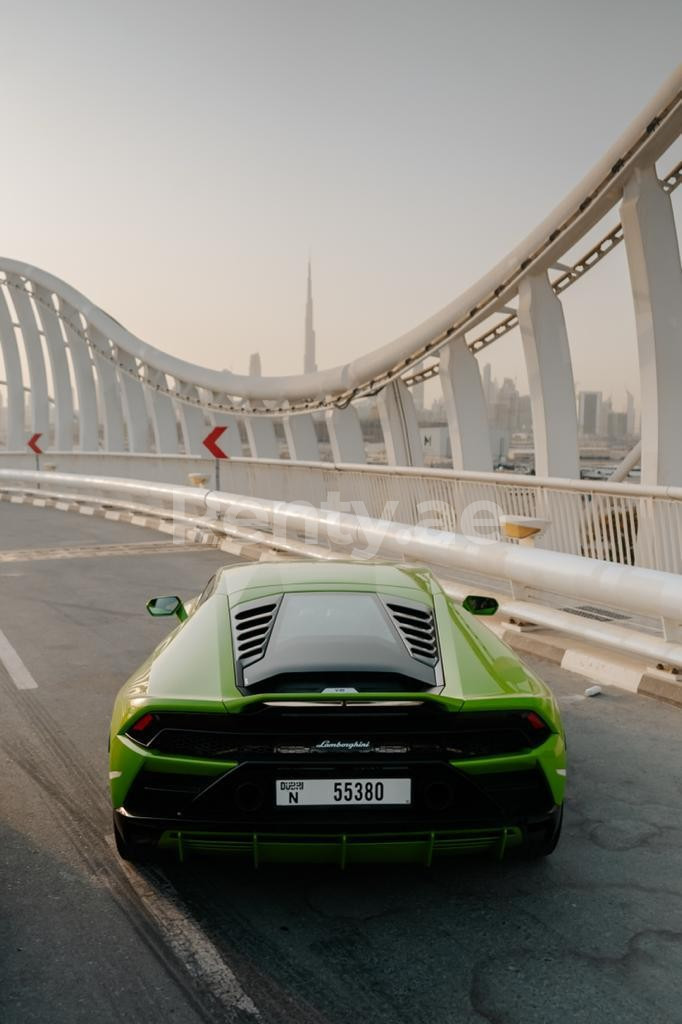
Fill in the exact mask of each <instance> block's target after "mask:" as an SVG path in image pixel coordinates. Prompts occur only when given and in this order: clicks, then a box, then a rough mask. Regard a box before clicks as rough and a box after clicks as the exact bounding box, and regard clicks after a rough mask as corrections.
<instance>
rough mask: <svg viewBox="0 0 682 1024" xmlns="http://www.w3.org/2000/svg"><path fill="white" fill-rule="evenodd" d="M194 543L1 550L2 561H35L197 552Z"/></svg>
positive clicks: (0, 557)
mask: <svg viewBox="0 0 682 1024" xmlns="http://www.w3.org/2000/svg"><path fill="white" fill-rule="evenodd" d="M196 550H197V548H196V546H195V545H193V544H178V543H175V544H173V543H170V544H169V543H168V542H167V541H164V540H161V541H153V540H152V541H142V542H141V543H137V544H92V545H83V546H79V547H62V548H14V549H9V550H4V551H0V563H2V562H35V561H41V560H45V559H58V558H109V557H111V556H114V555H167V554H177V553H180V552H189V551H192V552H196Z"/></svg>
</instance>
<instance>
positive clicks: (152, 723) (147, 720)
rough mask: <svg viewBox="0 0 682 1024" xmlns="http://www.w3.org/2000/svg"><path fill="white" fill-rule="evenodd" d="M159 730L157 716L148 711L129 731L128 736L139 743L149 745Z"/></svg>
mask: <svg viewBox="0 0 682 1024" xmlns="http://www.w3.org/2000/svg"><path fill="white" fill-rule="evenodd" d="M156 729H157V723H156V715H152V714H151V712H149V711H147V712H146V714H144V715H142V716H141V718H138V720H137V721H136V722H134V723H133V725H131V726H130V728H129V729H128V735H129V736H130V737H131V738H132V739H134V740H137V742H138V743H148V742H149V740H150V739H151V738H152V736H153V735H154V734H155V732H156Z"/></svg>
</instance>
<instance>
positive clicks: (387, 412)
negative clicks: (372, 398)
mask: <svg viewBox="0 0 682 1024" xmlns="http://www.w3.org/2000/svg"><path fill="white" fill-rule="evenodd" d="M377 408H378V409H379V419H380V420H381V429H382V431H383V435H384V444H385V446H386V461H387V462H388V464H389V466H423V465H424V453H423V452H422V442H421V437H420V436H419V424H418V423H417V412H416V410H415V407H414V402H413V401H412V395H411V394H410V389H409V388H408V387H407V385H406V384H405V383H404V381H402V380H400V379H398V378H396V379H395V380H392V381H391V383H390V384H387V385H386V387H385V388H384V389H383V391H381V392H380V393H379V397H378V399H377Z"/></svg>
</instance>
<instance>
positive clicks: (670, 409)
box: [620, 167, 682, 486]
mask: <svg viewBox="0 0 682 1024" xmlns="http://www.w3.org/2000/svg"><path fill="white" fill-rule="evenodd" d="M620 216H621V221H622V224H623V234H624V237H625V249H626V252H627V257H628V267H629V270H630V282H631V285H632V296H633V300H634V306H635V321H636V324H637V347H638V352H639V373H640V381H641V403H642V427H641V430H642V483H643V484H645V485H655V484H664V485H676V486H679V485H680V484H682V443H680V384H682V269H681V268H680V248H679V243H678V239H677V232H676V230H675V220H674V217H673V208H672V202H671V199H670V196H669V195H668V194H667V193H666V192H664V191H663V189H662V187H661V184H660V182H659V180H658V178H657V177H656V172H655V169H654V168H653V167H647V168H644V169H639V168H638V169H636V170H635V172H634V174H633V176H632V178H630V180H629V182H628V183H627V185H626V186H625V190H624V192H623V202H622V204H621V208H620Z"/></svg>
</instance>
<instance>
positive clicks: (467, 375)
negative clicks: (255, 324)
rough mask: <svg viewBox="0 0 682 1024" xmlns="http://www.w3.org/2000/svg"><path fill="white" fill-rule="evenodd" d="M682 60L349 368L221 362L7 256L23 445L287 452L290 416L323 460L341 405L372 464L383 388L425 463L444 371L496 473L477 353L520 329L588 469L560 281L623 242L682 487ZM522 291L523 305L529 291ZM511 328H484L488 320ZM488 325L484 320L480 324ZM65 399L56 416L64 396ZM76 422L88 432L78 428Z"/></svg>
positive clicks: (651, 447)
mask: <svg viewBox="0 0 682 1024" xmlns="http://www.w3.org/2000/svg"><path fill="white" fill-rule="evenodd" d="M681 127H682V69H678V70H677V71H676V72H675V73H674V74H673V75H671V76H670V77H669V78H668V80H667V81H666V82H665V83H664V85H663V86H662V88H661V89H660V90H659V92H658V93H657V94H656V96H655V97H654V98H653V99H652V100H651V102H650V103H649V104H648V105H647V106H646V108H645V109H644V110H643V111H642V113H641V114H640V115H639V116H638V117H637V118H636V119H635V120H634V121H633V122H632V124H631V125H630V127H629V128H628V129H627V131H625V132H624V133H623V135H621V137H620V138H619V139H618V140H617V141H616V142H615V143H614V145H613V146H611V148H610V149H609V150H608V151H607V152H606V153H605V155H604V156H603V158H602V159H601V160H600V161H599V162H598V163H597V164H596V166H595V167H594V168H593V169H592V170H591V171H590V173H589V174H587V175H586V176H585V178H583V180H582V181H581V182H580V183H579V184H578V185H577V186H576V187H575V188H574V189H573V190H572V191H571V193H570V194H569V195H568V196H567V197H566V198H565V200H564V201H563V202H562V203H561V204H559V206H558V207H556V209H554V210H553V211H552V213H551V214H550V215H549V216H548V217H547V218H546V219H545V220H544V221H543V222H542V223H541V224H540V225H539V226H538V227H537V228H536V229H535V230H534V231H533V232H532V233H531V234H530V235H528V237H527V238H526V239H525V240H524V241H523V242H521V244H520V245H518V246H517V247H516V248H515V249H514V250H513V251H512V252H510V253H509V254H508V256H507V257H506V258H505V259H504V260H502V261H501V262H500V263H498V264H497V265H496V266H495V267H494V268H493V269H492V270H491V271H490V272H489V273H488V274H486V275H485V276H484V277H483V278H482V279H481V280H480V281H478V282H477V283H476V284H475V285H474V286H472V287H471V288H469V289H468V290H467V291H466V292H464V293H463V294H461V295H460V296H458V297H457V298H456V299H455V300H454V301H453V302H451V303H449V304H448V305H447V306H446V307H445V308H444V309H442V310H440V311H439V312H438V313H436V314H435V315H434V316H432V317H430V318H429V319H428V320H427V321H425V322H424V323H422V324H420V325H419V326H417V327H415V328H414V329H412V330H411V331H409V332H408V333H407V334H404V335H402V336H401V337H399V338H397V339H395V340H394V341H392V342H390V343H389V344H386V345H383V346H381V347H379V348H376V349H374V350H373V351H371V352H368V353H367V354H365V355H364V356H361V357H360V358H358V359H355V360H353V361H351V362H349V363H346V364H345V365H343V366H337V367H334V368H332V369H329V370H322V371H318V372H315V373H309V374H302V375H298V376H289V377H259V376H247V375H243V376H242V375H238V374H233V373H229V372H226V371H217V370H211V369H208V368H206V367H201V366H197V365H194V364H192V363H190V362H187V361H185V360H181V359H177V358H175V357H172V356H170V355H168V354H166V353H164V352H163V351H161V350H159V349H157V348H154V347H153V346H151V345H149V344H147V343H146V342H144V341H142V340H141V339H139V338H137V337H135V335H133V334H131V333H130V332H129V331H127V330H126V329H125V328H124V327H123V326H122V325H121V324H119V323H118V322H117V321H116V320H114V319H113V318H112V317H111V316H109V315H108V314H107V313H105V312H104V311H103V310H101V309H99V308H98V307H97V306H95V305H93V304H92V303H91V302H89V301H88V299H87V298H86V297H85V296H84V295H82V294H81V293H80V292H78V291H77V290H75V289H74V288H72V287H71V286H70V285H68V284H66V283H65V282H63V281H61V280H59V279H58V278H56V277H54V276H53V275H51V274H49V273H47V272H46V271H44V270H40V269H39V268H37V267H34V266H30V265H29V264H26V263H21V262H18V261H16V260H12V259H0V347H1V351H2V357H3V363H4V374H5V384H4V388H5V394H6V401H7V409H6V415H5V417H4V420H5V429H4V436H1V435H0V444H4V447H5V450H6V451H7V452H13V451H23V450H25V444H26V426H27V425H26V395H27V394H28V410H29V419H30V423H29V427H30V429H31V430H32V431H34V432H41V433H43V434H45V435H46V436H50V434H51V433H52V436H51V438H50V440H51V443H52V445H53V447H54V449H55V450H57V451H61V452H68V451H72V450H73V449H74V447H75V448H76V449H77V450H79V451H82V452H96V451H103V452H112V453H114V452H126V451H128V452H131V453H143V452H155V453H158V454H177V453H183V452H184V453H185V454H188V455H198V454H202V453H203V449H202V447H201V441H202V438H203V437H204V435H205V434H206V432H207V428H208V427H210V426H213V425H225V426H228V427H230V428H231V429H230V430H228V431H227V433H226V434H225V435H224V437H225V438H226V441H225V445H226V448H227V450H228V452H229V453H230V454H232V455H241V454H242V444H241V440H240V430H239V424H240V423H241V424H242V425H243V428H244V430H245V434H246V439H247V441H248V446H249V450H250V454H251V456H252V457H254V458H263V459H270V458H276V457H277V455H278V452H279V447H278V443H277V438H276V433H275V428H274V422H275V421H277V420H280V421H281V423H282V425H283V429H284V433H285V436H286V441H287V446H288V450H289V456H290V458H291V459H293V460H297V461H305V460H315V459H317V458H318V457H319V451H318V444H317V437H316V431H315V425H314V422H313V418H312V413H313V412H317V411H320V412H324V414H325V416H326V419H327V426H328V430H329V437H330V442H331V448H332V454H333V457H334V460H335V461H336V462H340V463H359V462H364V461H365V452H364V444H363V440H362V433H361V430H360V426H359V421H358V417H357V414H356V411H355V408H354V403H355V402H356V401H357V400H358V399H360V398H362V397H366V396H369V395H378V406H379V412H380V418H381V423H382V428H383V433H384V439H385V443H386V450H387V456H388V460H389V463H391V464H393V465H402V466H418V465H420V464H421V459H422V456H421V446H420V442H419V435H418V431H417V419H416V413H415V408H414V404H413V402H412V399H411V395H410V390H409V389H410V386H411V385H413V384H415V383H418V382H420V381H422V380H425V379H427V378H429V377H433V376H436V375H438V376H439V377H440V380H441V383H442V388H443V395H444V399H445V407H446V412H447V418H448V424H449V430H450V435H451V440H452V451H453V466H454V468H455V469H459V470H477V471H486V470H488V469H490V468H491V454H490V445H489V441H488V425H487V417H486V412H485V405H484V400H483V392H482V388H481V381H480V375H479V367H478V362H477V360H476V357H475V356H476V353H477V352H479V351H481V350H482V349H484V348H485V347H486V346H487V345H490V344H492V343H493V342H494V341H496V340H497V339H498V338H499V337H501V336H502V335H503V334H505V333H506V332H507V331H509V330H511V329H512V328H513V327H516V326H517V325H518V326H519V327H520V330H521V336H522V340H523V349H524V354H525V359H526V364H527V369H528V379H529V384H530V391H531V407H532V417H533V431H534V438H535V460H536V472H537V474H538V476H553V477H564V478H575V477H577V476H578V438H577V424H576V410H575V393H574V383H573V373H572V368H571V358H570V351H569V346H568V337H567V332H566V326H565V321H564V315H563V309H562V305H561V298H560V296H561V293H562V292H563V291H564V290H565V289H566V288H567V287H569V286H570V285H572V284H573V283H575V282H576V281H578V280H579V279H580V278H581V277H582V276H583V275H584V274H585V273H587V272H588V271H589V269H590V268H591V267H592V266H594V265H595V264H596V263H597V262H599V261H600V260H601V259H602V258H604V257H605V256H606V255H608V253H609V252H610V251H611V250H612V249H613V248H614V246H616V245H618V244H619V243H620V242H621V241H624V243H625V247H626V250H627V257H628V267H629V273H630V282H631V288H632V295H633V302H634V309H635V317H636V326H637V339H638V353H639V364H640V377H641V405H642V417H641V423H642V448H641V451H642V456H641V457H642V482H643V484H648V485H655V484H665V485H670V484H682V445H680V443H679V390H680V384H681V383H682V269H681V268H680V254H679V243H678V239H677V233H676V229H675V222H674V217H673V210H672V204H671V200H670V193H671V192H672V191H673V190H674V189H675V188H676V187H677V185H678V184H680V182H681V181H682V164H677V166H675V167H671V168H670V169H669V171H668V172H667V173H666V174H665V176H664V178H663V179H659V177H658V176H657V173H656V167H655V165H656V162H657V161H658V160H659V159H660V158H661V157H662V156H663V155H664V154H665V153H666V151H667V150H668V149H670V147H671V146H672V144H673V143H674V142H675V141H676V139H677V138H678V137H679V135H680V130H681ZM614 207H619V212H620V222H619V223H618V224H617V225H616V226H615V227H612V228H611V229H610V230H609V231H608V233H607V234H606V235H605V236H604V237H603V238H602V239H601V241H600V242H599V243H598V244H597V245H592V246H591V247H590V249H589V250H588V251H587V252H586V253H585V254H584V255H583V257H581V259H580V260H577V261H575V262H574V263H573V264H572V265H570V266H567V265H565V264H562V263H561V258H562V256H563V255H564V254H565V253H566V252H567V251H568V250H569V249H570V248H572V247H573V246H575V245H576V244H577V243H579V242H580V239H581V238H583V237H584V236H585V235H586V234H587V232H589V231H590V230H591V229H592V228H594V227H595V225H596V224H598V223H599V221H600V220H601V219H602V218H603V217H604V215H605V214H607V213H608V212H609V211H610V210H612V209H613V208H614ZM514 302H516V306H513V305H512V303H514ZM491 317H493V318H494V325H493V326H492V327H488V328H487V329H485V330H484V329H483V327H482V325H483V323H484V321H489V319H490V318H491ZM477 329H478V332H479V333H477ZM51 403H54V413H53V415H52V414H51V413H50V404H51ZM74 422H76V423H77V427H78V429H77V431H74Z"/></svg>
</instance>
